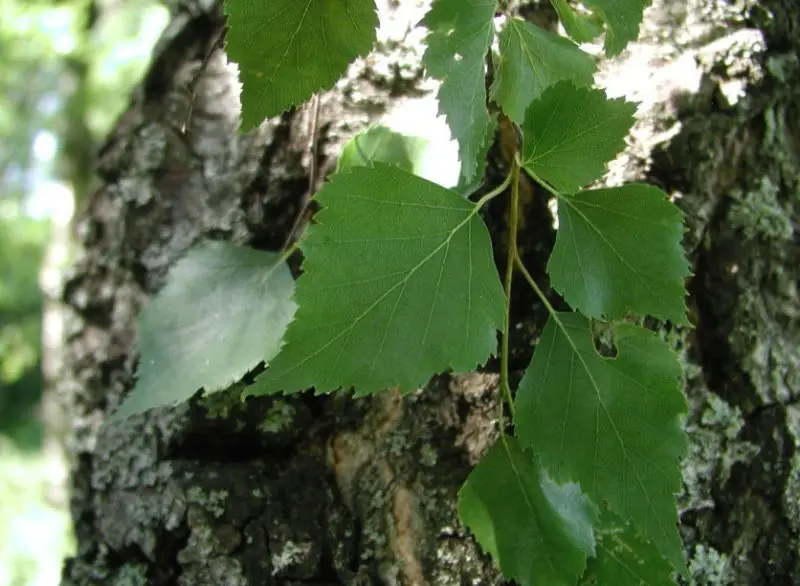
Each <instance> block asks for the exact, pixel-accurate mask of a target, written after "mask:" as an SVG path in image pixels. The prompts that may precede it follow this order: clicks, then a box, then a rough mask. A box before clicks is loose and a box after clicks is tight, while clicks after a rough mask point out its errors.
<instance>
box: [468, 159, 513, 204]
mask: <svg viewBox="0 0 800 586" xmlns="http://www.w3.org/2000/svg"><path fill="white" fill-rule="evenodd" d="M513 174H514V170H513V169H512V170H511V172H510V173H509V174H508V175H506V178H505V179H503V182H502V183H501V184H500V185H498V186H497V187H495V188H494V189H492V190H491V191H490V192H489V193H487V194H486V195H484V196H483V197H481V198H480V199H479V200H478V201H477V203H476V204H475V209H476V210H479V209H481V208H482V207H483V206H484V205H486V204H487V203H489V202H490V201H491V200H493V199H494V198H496V197H497V196H498V195H500V194H501V193H503V192H504V191H505V190H506V189H508V186H509V185H511V176H512V175H513Z"/></svg>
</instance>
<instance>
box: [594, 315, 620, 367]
mask: <svg viewBox="0 0 800 586" xmlns="http://www.w3.org/2000/svg"><path fill="white" fill-rule="evenodd" d="M592 341H593V342H594V349H595V350H596V351H597V353H598V354H599V355H600V356H602V357H604V358H616V357H617V354H618V352H617V345H616V344H615V343H614V328H613V327H612V326H611V324H609V323H606V322H601V321H597V320H592Z"/></svg>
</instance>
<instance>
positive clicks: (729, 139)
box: [58, 0, 800, 586]
mask: <svg viewBox="0 0 800 586" xmlns="http://www.w3.org/2000/svg"><path fill="white" fill-rule="evenodd" d="M179 4H180V6H179V7H178V8H176V9H175V13H174V15H173V19H172V23H171V25H170V27H169V28H168V30H167V31H166V32H165V34H164V36H163V38H162V40H161V42H160V43H159V45H158V47H157V48H156V51H155V55H154V58H153V62H152V66H151V68H150V70H149V72H148V74H147V76H146V78H145V80H144V81H143V83H142V84H141V86H140V87H139V88H138V89H137V90H136V92H135V93H134V96H133V98H132V101H131V106H130V108H129V110H128V111H127V112H126V113H125V114H124V115H123V116H122V117H121V118H120V120H119V122H118V124H117V126H116V127H115V129H114V130H113V132H112V133H111V136H110V137H109V139H108V141H107V142H106V144H105V145H104V147H103V148H102V149H101V150H100V152H99V155H98V165H97V169H98V173H99V175H100V178H101V180H102V185H101V186H100V187H99V188H98V189H97V191H96V192H95V193H94V194H93V196H92V197H91V198H90V199H89V201H88V202H87V205H86V206H85V208H84V209H83V211H82V212H81V214H80V216H79V217H78V218H77V220H76V224H75V232H76V237H77V240H78V241H79V244H80V246H81V248H82V252H81V253H80V256H79V259H78V261H77V263H76V265H75V266H74V268H73V269H72V272H71V274H70V275H69V278H68V279H67V282H66V285H65V288H64V293H63V299H64V301H65V303H66V304H67V306H68V307H69V311H70V317H69V319H68V322H67V326H66V327H67V334H68V336H67V348H66V354H65V356H66V368H65V372H64V373H63V376H62V378H61V380H60V381H59V384H58V387H59V390H58V392H59V396H60V397H61V399H62V401H64V403H65V406H66V408H67V409H68V411H69V413H70V414H71V418H72V422H73V431H72V436H71V440H70V445H69V451H70V454H71V456H72V464H73V472H72V514H73V517H74V521H75V528H76V532H77V539H78V552H77V555H76V556H75V557H74V558H73V559H71V560H69V561H68V563H67V564H66V566H65V570H64V576H63V581H64V584H75V585H90V584H104V585H107V584H111V585H120V586H121V585H123V584H124V585H131V584H134V585H136V584H142V585H144V584H152V585H159V584H180V585H187V586H189V585H191V586H202V585H216V584H226V585H242V586H245V585H262V584H270V585H272V584H274V585H281V586H283V585H287V586H288V585H291V584H306V585H310V584H315V585H339V584H346V585H359V584H360V585H364V586H366V585H373V584H374V585H378V584H380V585H423V584H430V585H442V586H446V585H447V586H449V585H462V584H463V585H467V584H501V583H503V581H502V579H501V578H500V576H499V575H498V573H497V572H496V570H494V569H493V566H492V563H491V560H490V559H489V558H488V557H487V556H486V555H484V554H483V553H482V552H481V550H480V548H479V547H478V546H477V545H476V544H475V542H474V541H473V540H472V538H471V537H470V536H469V534H468V532H467V531H466V530H465V528H464V527H463V526H462V525H461V524H460V523H459V521H458V519H457V515H456V511H455V502H456V494H457V491H458V488H459V487H460V485H461V484H462V483H463V481H464V480H465V478H466V476H467V475H468V473H469V471H470V469H471V466H473V465H474V464H475V462H476V461H477V459H478V458H479V457H480V455H481V453H482V452H483V451H484V450H485V449H486V448H487V447H488V445H489V444H490V443H491V441H492V440H493V439H494V437H495V433H496V432H495V422H494V420H493V417H494V414H495V413H496V402H497V401H498V400H499V396H498V390H497V375H496V365H494V364H492V363H490V364H489V365H488V366H487V367H486V369H485V370H484V371H483V372H481V373H475V374H467V375H458V376H456V375H442V376H439V377H436V378H435V379H434V380H433V381H432V382H431V383H430V384H429V385H428V386H427V388H425V389H423V390H421V391H420V392H418V393H416V394H412V395H411V396H407V397H404V398H403V397H400V396H399V395H397V394H394V393H392V392H390V391H387V392H386V393H384V394H381V395H378V396H376V397H374V398H372V399H358V400H355V399H352V398H350V397H347V396H344V395H341V396H331V397H313V396H311V395H310V394H304V395H299V396H290V397H284V398H271V397H267V398H258V399H249V400H248V401H247V402H246V403H241V402H240V400H239V398H238V397H239V392H240V390H241V388H234V389H232V390H230V391H226V392H222V393H219V394H216V395H212V396H211V397H210V398H199V397H197V398H195V399H193V400H192V401H190V402H188V403H186V404H182V405H180V406H178V407H175V408H163V409H156V410H153V411H150V412H149V413H146V414H144V415H142V416H136V417H133V418H131V419H129V420H126V421H124V422H122V423H121V424H116V425H114V426H110V427H101V425H102V423H103V421H104V420H105V419H106V417H107V415H108V414H109V412H110V411H112V410H113V409H115V408H116V407H117V406H118V405H119V403H120V401H121V399H122V397H123V396H124V395H125V393H126V392H127V391H129V390H130V388H131V387H132V384H133V380H134V378H133V377H134V371H135V365H136V359H137V354H136V351H135V346H134V343H135V317H136V313H137V311H138V310H139V308H140V307H141V305H142V303H143V302H144V301H145V300H146V299H147V297H148V296H150V295H152V294H154V293H156V292H157V291H158V290H159V288H160V287H161V286H162V285H163V283H164V280H165V277H166V273H167V271H168V269H169V268H170V267H171V266H172V265H173V263H174V262H175V261H176V260H177V259H178V258H180V256H181V255H182V254H183V253H184V252H185V251H186V250H187V248H188V247H189V246H191V245H192V244H193V243H195V242H196V241H198V240H199V239H202V238H218V239H219V238H222V239H228V240H231V241H234V242H237V243H243V244H244V243H247V244H250V245H252V246H255V247H258V248H265V249H273V250H274V249H277V248H279V247H280V246H281V244H282V243H283V242H284V240H285V238H286V235H287V232H288V231H289V229H290V227H291V226H292V224H293V221H294V217H295V215H296V213H297V211H298V209H299V206H300V205H301V201H302V199H303V196H304V194H305V192H306V190H307V180H308V179H307V177H308V169H309V160H308V159H309V155H308V149H307V144H308V140H309V133H308V127H309V125H308V118H309V115H308V114H307V113H306V110H304V109H300V110H298V112H296V113H290V114H286V115H284V116H283V117H281V118H280V119H275V120H270V121H268V122H267V123H265V124H264V125H262V127H261V128H260V129H259V130H257V131H254V132H251V133H249V134H247V135H241V134H238V133H237V130H236V127H237V123H238V122H237V119H238V107H239V106H238V98H237V93H238V85H237V81H236V73H235V69H233V68H232V67H230V66H229V65H227V64H226V60H225V57H224V53H223V52H222V51H221V50H219V49H216V48H215V47H216V46H217V45H219V42H220V34H221V32H222V27H223V17H222V11H221V9H220V6H219V5H217V4H215V3H213V2H200V1H199V0H196V1H192V0H186V1H184V2H181V3H179ZM209 4H213V5H212V6H211V7H210V8H209V7H208V5H209ZM379 4H380V5H383V10H384V12H383V13H382V19H384V21H383V22H384V25H386V24H387V23H390V21H391V22H393V23H404V24H408V23H409V22H410V23H411V25H413V24H415V22H416V20H418V19H419V16H421V13H420V12H419V6H417V5H418V4H421V2H419V1H412V0H405V1H404V2H402V3H401V6H395V5H394V4H395V3H394V2H389V1H388V0H384V1H382V2H379ZM204 7H205V8H204ZM415 10H416V12H415ZM527 10H530V11H531V13H532V14H533V13H535V12H536V11H537V10H539V11H546V10H550V8H549V6H547V5H544V4H542V7H541V8H540V9H537V8H536V7H535V6H534V7H533V8H531V7H528V9H527ZM390 29H391V27H387V29H386V30H390ZM392 30H394V31H395V32H389V33H386V34H390V35H395V37H394V38H395V39H400V40H403V41H404V42H403V43H402V44H401V46H398V45H397V44H396V43H390V42H383V43H381V44H380V45H379V47H378V50H377V53H376V55H375V56H374V57H371V58H369V59H368V60H366V61H365V62H363V63H361V64H359V65H357V66H355V67H353V68H351V71H350V72H349V74H348V77H347V79H346V80H345V81H344V82H342V83H340V84H339V85H338V86H337V88H336V89H335V90H333V91H331V92H328V93H326V94H325V95H323V96H322V98H321V100H320V103H321V112H320V127H319V131H320V148H319V161H318V163H319V166H320V168H321V169H323V170H325V169H330V168H331V166H332V164H333V163H335V160H336V156H337V154H338V152H339V151H338V149H339V148H340V146H341V145H342V143H343V141H345V140H346V139H348V138H349V137H350V136H351V135H352V134H353V133H354V132H355V131H357V130H359V129H361V128H363V127H364V126H365V125H366V124H368V123H371V122H374V121H376V120H377V119H378V118H379V117H380V116H381V115H382V114H383V113H384V112H386V111H387V110H389V109H391V108H392V107H394V106H395V105H396V104H397V103H398V102H402V101H404V100H406V99H408V97H409V96H421V95H429V93H430V87H429V85H428V84H426V82H424V81H423V80H422V79H421V76H420V73H421V70H420V67H419V57H420V52H419V46H418V45H417V44H415V41H414V40H413V38H411V37H407V38H404V35H403V34H399V36H397V35H398V33H397V32H396V30H398V29H392ZM401 30H402V29H401ZM799 45H800V5H799V4H797V2H796V0H769V1H763V2H761V3H757V2H755V1H746V0H742V1H737V2H733V0H728V1H727V2H726V1H723V0H689V1H687V2H681V3H677V2H672V1H670V0H657V1H656V2H654V6H653V8H651V9H650V10H649V11H648V12H647V21H646V24H645V26H644V27H643V36H642V38H641V40H640V42H639V43H637V44H636V45H634V46H631V48H630V51H629V52H628V57H627V58H625V59H623V60H622V61H620V62H617V63H613V64H607V65H606V67H605V69H604V80H605V83H606V84H607V86H608V88H609V91H610V92H611V93H617V94H622V93H624V94H627V95H629V96H631V97H632V98H635V99H637V100H641V101H642V103H643V105H642V108H641V109H640V121H639V123H638V124H637V126H636V127H635V129H634V133H633V138H632V139H631V144H630V148H629V149H628V150H627V151H626V153H625V154H624V155H623V156H622V157H620V159H619V160H618V161H617V162H616V163H615V165H614V166H613V168H612V173H611V175H610V178H609V181H611V182H614V181H619V180H626V181H629V180H644V181H648V182H652V183H655V184H657V185H659V186H661V187H662V188H663V189H665V190H666V191H667V192H668V193H670V194H671V195H673V196H675V197H677V198H678V199H677V201H678V203H679V205H680V206H681V207H682V209H683V210H684V211H685V212H686V219H687V224H688V231H687V234H686V245H687V250H688V251H689V253H690V255H691V260H692V263H693V267H694V276H693V278H692V280H691V281H690V284H689V288H690V292H691V298H690V302H689V305H690V309H691V314H692V318H693V321H694V323H695V324H696V327H695V328H694V329H680V328H672V329H670V330H662V333H663V335H664V336H665V338H666V339H667V340H669V341H670V342H671V343H672V344H673V345H674V347H675V348H676V349H677V350H678V351H679V352H680V355H681V357H682V359H683V360H684V362H685V366H686V370H687V382H686V386H685V391H686V393H687V396H688V397H689V402H690V415H689V417H688V419H687V421H686V427H687V430H688V431H689V433H690V438H691V450H690V454H689V457H688V459H687V460H686V462H685V466H684V491H683V493H682V495H681V496H680V499H679V503H680V507H681V520H682V534H683V536H684V538H685V544H686V554H687V556H688V560H689V564H690V569H691V572H692V576H693V583H696V584H735V585H751V584H752V585H765V584H770V585H782V584H787V585H790V584H800V555H798V554H799V553H800V453H798V452H797V450H796V448H797V446H798V445H800V444H798V441H800V408H798V399H800V376H799V375H798V372H800V324H798V315H800V299H799V298H798V288H797V284H798V272H797V267H798V266H800V246H798V241H797V238H796V237H795V234H794V232H795V230H796V229H797V226H798V213H799V212H798V209H799V208H800V197H799V196H798V193H799V192H798V177H800V160H799V159H798V152H800V148H799V147H800V123H798V120H800V115H799V114H800V112H798V104H799V103H800V101H798V94H799V93H800V85H798V71H799V70H800V68H798V60H797V56H796V55H797V51H798V49H800V47H799ZM195 81H196V83H195ZM187 88H194V92H193V94H194V95H193V96H191V95H189V94H190V93H191V92H189V91H188V90H187ZM737 92H739V93H738V94H737ZM190 104H191V108H190ZM184 125H185V132H182V129H183V127H184ZM494 172H495V171H493V170H492V169H491V168H490V173H489V174H490V175H491V174H492V173H494ZM500 176H502V175H498V177H500ZM529 187H530V186H529ZM535 195H537V196H541V197H536V198H535V199H534V203H532V204H529V205H528V207H527V209H526V214H527V216H526V217H527V220H526V227H525V230H524V231H523V233H522V242H521V245H522V248H523V250H524V251H525V256H526V261H527V262H528V263H529V266H531V267H532V268H533V269H534V271H533V272H534V273H535V275H534V276H536V275H538V276H539V277H540V278H541V277H544V274H545V273H544V263H545V261H546V258H547V252H548V251H549V249H550V247H551V246H552V242H553V231H552V228H551V224H552V220H551V217H550V216H549V211H548V209H547V207H546V205H545V204H544V202H545V197H544V195H543V194H539V193H538V192H536V194H535ZM498 206H499V207H498ZM496 207H497V208H498V209H495V208H496ZM500 207H502V204H501V203H498V204H497V206H495V205H492V206H491V207H490V209H489V212H488V213H489V216H488V217H487V220H488V222H489V225H490V227H491V229H492V231H493V237H494V238H495V242H496V244H497V245H498V247H499V249H502V247H504V246H505V244H504V242H503V238H504V235H503V230H504V221H503V219H502V217H501V215H500V214H501V210H500V209H499V208H500ZM495 215H497V217H495ZM500 252H501V253H500V255H499V257H502V250H501V251H500ZM792 267H795V268H794V269H793V268H792ZM514 294H515V295H516V300H517V301H518V304H517V308H518V311H517V313H516V315H515V316H513V319H514V320H515V324H514V326H515V327H514V328H513V329H514V332H515V338H514V340H512V343H513V349H512V366H513V367H514V369H515V371H516V376H517V377H519V376H521V372H522V370H523V369H524V368H525V366H526V365H527V363H528V361H529V359H530V356H531V354H532V342H535V340H536V339H537V337H538V333H539V332H540V330H541V327H542V326H543V323H544V318H545V315H544V313H543V310H542V309H541V308H540V307H538V306H537V305H536V304H535V303H534V300H533V299H532V298H531V297H530V296H529V294H528V293H527V292H526V291H525V290H524V288H522V287H520V288H519V290H517V289H515V290H514ZM517 326H519V327H517Z"/></svg>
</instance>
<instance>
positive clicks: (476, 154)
mask: <svg viewBox="0 0 800 586" xmlns="http://www.w3.org/2000/svg"><path fill="white" fill-rule="evenodd" d="M496 10H497V2H496V0H434V2H433V6H432V7H431V9H430V10H429V11H428V13H427V14H426V15H425V18H424V20H423V23H424V24H425V26H427V27H428V30H429V31H430V32H429V34H428V39H427V42H428V47H427V49H426V50H425V54H424V55H423V57H422V62H423V64H424V65H425V67H426V68H427V70H428V73H429V74H430V75H431V76H433V77H435V78H436V79H439V80H441V81H442V85H441V87H440V88H439V94H438V98H439V113H440V114H444V115H445V117H446V119H447V124H448V125H449V126H450V131H451V132H452V134H453V138H455V139H456V141H457V142H458V146H459V154H460V157H461V175H462V177H463V178H464V180H465V181H467V182H469V181H470V180H471V179H472V178H473V177H474V176H475V174H476V173H477V171H478V168H479V164H480V163H479V160H480V157H481V153H485V152H486V145H487V144H488V143H489V142H490V141H491V139H492V137H493V135H494V128H495V121H494V118H492V117H490V116H489V112H488V110H487V109H486V86H485V78H484V76H485V60H486V54H487V52H488V51H489V46H490V45H491V42H492V39H493V38H494V24H493V19H494V14H495V11H496Z"/></svg>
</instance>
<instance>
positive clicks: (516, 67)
mask: <svg viewBox="0 0 800 586" xmlns="http://www.w3.org/2000/svg"><path fill="white" fill-rule="evenodd" d="M595 69H596V66H595V64H594V61H593V60H592V58H591V57H590V56H589V55H588V54H586V53H584V52H583V51H581V50H580V48H578V46H577V45H576V44H575V43H573V42H572V41H570V40H569V39H565V38H563V37H559V36H558V35H554V34H553V33H550V32H547V31H546V30H544V29H542V28H541V27H538V26H536V25H533V24H531V23H529V22H525V21H524V20H520V19H519V18H511V19H509V21H508V24H506V26H505V28H503V30H502V31H501V32H500V55H499V56H498V58H497V65H496V71H497V74H496V76H495V79H494V82H493V83H492V88H491V95H492V99H493V100H495V101H496V102H497V103H498V104H500V106H502V108H503V111H504V112H505V113H506V115H507V116H508V117H509V118H511V120H513V121H514V122H516V123H518V124H521V123H522V121H523V120H524V119H525V110H526V109H527V107H528V106H529V105H530V103H531V102H532V101H533V100H535V99H536V98H538V97H539V96H540V95H541V94H542V92H543V91H544V90H545V89H547V88H548V87H549V86H551V85H553V84H554V83H556V82H558V81H562V80H571V81H573V82H574V83H575V85H577V86H584V85H591V84H592V83H593V81H594V79H593V75H594V72H595Z"/></svg>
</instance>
